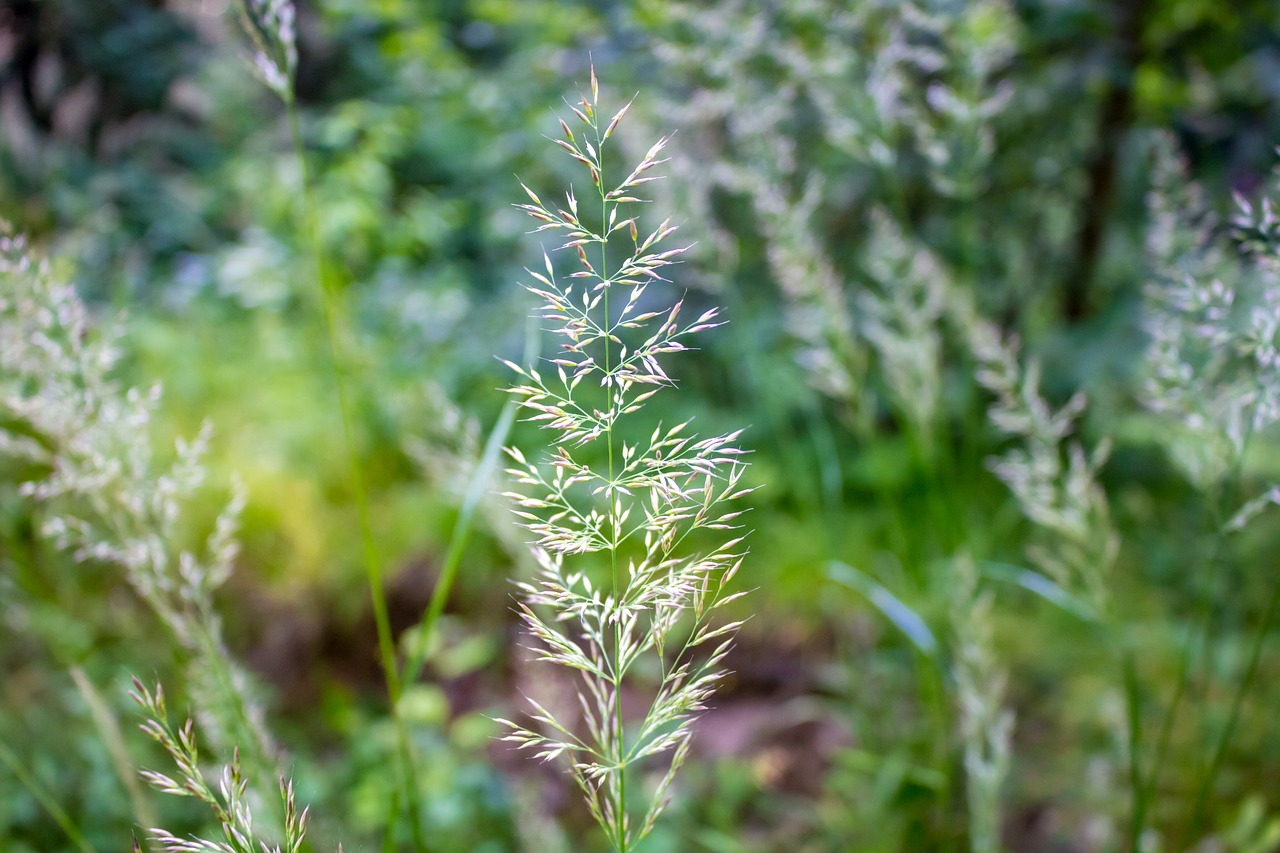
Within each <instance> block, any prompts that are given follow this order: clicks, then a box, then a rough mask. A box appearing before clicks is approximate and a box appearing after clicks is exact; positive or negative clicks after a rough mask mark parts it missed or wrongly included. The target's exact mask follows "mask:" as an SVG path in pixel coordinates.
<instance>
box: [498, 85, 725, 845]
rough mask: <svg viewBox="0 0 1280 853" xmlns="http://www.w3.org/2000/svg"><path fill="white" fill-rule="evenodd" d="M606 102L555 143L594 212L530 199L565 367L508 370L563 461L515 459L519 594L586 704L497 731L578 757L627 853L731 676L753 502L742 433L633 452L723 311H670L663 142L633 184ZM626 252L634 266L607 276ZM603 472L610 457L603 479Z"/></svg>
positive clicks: (655, 432)
mask: <svg viewBox="0 0 1280 853" xmlns="http://www.w3.org/2000/svg"><path fill="white" fill-rule="evenodd" d="M598 98H599V85H598V83H597V80H596V77H595V72H594V70H593V71H592V74H591V90H590V94H589V95H584V96H583V97H582V98H581V101H580V102H579V103H578V104H577V105H576V106H574V105H570V110H571V111H572V113H573V116H574V119H575V120H576V122H577V123H578V124H580V125H581V127H579V129H578V130H577V132H576V133H575V132H574V130H573V129H571V128H570V126H569V124H568V123H567V122H565V121H563V120H562V121H561V122H560V129H561V131H562V134H563V138H559V139H556V140H554V141H555V144H556V145H558V146H559V147H560V148H562V149H564V151H565V152H566V153H567V154H568V156H570V157H572V158H573V160H575V161H576V162H578V163H579V164H580V165H581V166H582V167H583V168H584V169H585V170H586V171H587V173H588V174H589V176H590V180H591V185H592V187H593V190H594V193H593V194H594V195H595V197H596V198H595V200H593V202H592V203H590V204H588V205H583V206H582V207H581V208H580V207H579V202H578V199H577V197H576V195H575V193H574V192H573V190H570V191H569V193H568V195H567V197H566V199H565V202H564V204H563V205H556V204H548V203H545V202H543V201H542V199H541V198H539V196H538V195H537V194H536V193H535V192H533V191H532V190H530V189H529V188H528V187H525V188H524V189H525V192H526V194H527V195H528V197H529V202H530V203H528V204H523V205H520V207H521V208H522V209H523V210H524V211H525V212H527V213H528V214H529V215H530V216H532V217H533V218H534V219H535V220H537V221H538V222H539V223H540V224H539V226H538V228H537V229H536V231H538V232H543V231H546V232H554V233H555V234H556V235H557V236H559V237H561V238H562V242H561V243H560V244H559V246H558V248H557V249H556V254H557V257H562V256H563V255H566V254H567V255H568V256H569V258H570V259H571V267H572V271H565V269H564V267H565V266H566V264H564V263H563V262H562V263H561V264H560V268H559V269H557V264H556V263H554V262H553V261H552V258H551V255H549V254H546V253H544V265H543V266H544V268H543V269H542V270H539V271H533V270H530V271H529V274H530V275H531V276H532V277H533V279H534V281H535V283H533V284H530V285H528V289H529V291H530V292H531V293H533V294H534V295H535V296H536V297H538V299H539V300H541V305H540V306H539V309H538V312H539V316H540V317H541V318H542V319H544V320H545V321H547V322H549V323H550V324H551V327H552V331H553V332H554V333H555V334H557V335H558V336H559V337H560V339H561V345H560V348H559V353H558V354H557V355H556V356H555V357H554V358H552V359H550V363H549V364H547V365H544V366H543V367H542V368H541V369H538V368H534V367H528V368H526V367H521V366H519V365H516V364H513V363H510V362H508V363H507V364H508V366H509V367H510V368H511V369H512V370H513V371H515V373H516V374H517V375H518V376H519V377H520V378H519V384H517V385H516V386H515V387H513V388H511V389H509V390H510V392H511V393H512V394H514V395H515V396H516V398H517V400H518V401H519V403H520V405H521V406H522V407H523V409H524V410H525V411H526V412H527V413H528V420H530V421H532V422H534V423H537V424H539V425H540V426H542V427H543V428H544V429H545V430H546V431H547V432H548V433H549V440H548V444H549V445H550V448H551V450H550V453H549V454H547V455H545V456H544V457H543V458H535V459H529V458H527V457H526V456H525V454H524V453H523V452H522V451H520V450H519V449H518V448H514V447H512V448H508V451H507V452H508V453H509V454H510V456H511V459H512V460H513V461H514V466H513V467H512V468H511V469H510V471H509V473H510V475H511V476H512V477H513V478H514V480H515V482H516V483H517V484H519V486H521V487H522V488H523V491H520V492H512V493H509V494H508V495H507V496H508V497H509V498H511V499H512V500H513V501H515V503H516V505H517V507H518V509H517V510H516V514H517V515H518V516H519V517H520V518H521V520H522V523H523V524H524V526H525V527H526V528H527V529H528V530H529V531H530V532H531V533H532V534H533V536H534V541H533V542H532V543H531V546H530V547H531V549H532V551H533V554H534V557H535V559H536V560H537V563H538V565H539V567H540V571H539V576H538V578H537V579H536V580H535V581H534V582H531V583H521V584H519V589H520V593H521V597H522V600H521V602H520V604H519V609H520V613H521V615H522V617H523V619H524V622H525V624H526V626H527V629H528V631H529V634H530V636H531V638H532V645H533V648H534V649H535V651H536V652H537V655H538V657H539V658H540V659H541V660H544V661H548V662H550V663H552V664H556V665H558V666H562V667H567V668H568V669H570V670H573V671H575V673H576V675H577V677H578V682H577V699H578V706H579V707H578V709H577V710H576V711H575V712H570V713H554V712H552V711H550V710H548V708H547V707H546V706H544V704H541V703H539V702H538V701H537V699H534V698H532V697H531V702H532V704H533V707H534V709H535V713H534V714H533V721H534V722H533V724H532V725H531V726H524V725H519V724H516V723H512V722H510V721H505V720H504V721H501V722H503V723H504V724H505V725H507V726H509V727H510V729H511V734H510V735H509V736H508V737H507V738H506V740H508V741H510V742H513V743H516V744H518V745H519V747H520V748H523V749H530V750H532V751H533V752H534V753H535V754H536V755H537V756H538V757H540V758H543V759H546V760H550V759H555V758H564V759H565V760H566V761H567V763H568V768H569V771H570V773H571V774H572V776H573V778H574V779H575V781H576V782H577V784H578V785H579V786H580V788H581V789H582V791H583V793H584V795H585V797H586V800H587V803H588V806H589V807H590V809H591V812H592V814H593V815H594V817H595V819H596V820H597V821H598V822H599V823H600V825H601V827H602V828H603V829H604V830H605V832H606V833H607V835H608V837H609V840H610V843H611V844H612V845H613V847H614V848H615V849H616V850H619V851H627V850H630V849H632V846H633V845H634V844H635V843H637V842H638V841H639V840H640V839H642V838H643V837H644V836H645V835H646V834H647V833H648V832H649V831H650V829H651V828H652V827H653V824H654V820H655V819H656V818H657V816H658V815H659V813H660V812H661V811H662V809H663V808H664V806H665V805H666V802H667V798H668V793H667V792H668V788H669V786H670V785H671V782H672V780H673V778H674V776H675V773H676V771H677V770H678V769H679V767H680V766H681V764H682V763H683V762H684V761H685V759H686V757H687V756H688V753H689V745H690V738H691V735H692V729H691V725H692V722H693V720H694V718H695V716H696V715H697V714H698V713H699V712H700V711H702V710H703V709H704V708H705V707H706V703H707V700H708V699H709V697H710V696H711V694H712V692H713V690H714V688H715V686H716V684H717V682H718V681H719V680H720V679H721V678H722V676H723V671H722V667H721V664H722V662H723V659H724V656H725V654H726V653H727V652H728V650H729V648H730V645H731V643H732V641H733V636H734V633H735V630H736V629H737V627H738V625H739V624H740V623H738V622H729V623H723V624H718V623H716V622H715V621H714V620H713V618H712V617H713V614H714V611H716V610H717V609H719V608H721V607H722V606H723V605H725V604H727V603H728V602H730V601H732V600H733V599H735V598H737V597H738V596H740V595H742V594H743V593H736V594H729V593H727V592H726V587H727V584H728V583H729V581H730V580H731V579H732V578H733V576H734V574H735V573H736V572H737V571H738V568H739V566H740V565H741V563H742V560H743V557H744V553H745V547H744V545H743V536H742V535H741V534H740V533H738V532H737V525H736V522H735V519H736V518H737V517H738V516H739V515H740V514H741V511H740V510H736V509H733V508H732V507H733V506H734V502H735V501H736V500H737V499H739V498H741V497H743V496H744V495H746V494H747V493H748V492H749V491H750V489H749V488H746V487H744V486H743V484H742V482H741V481H742V476H743V473H744V470H745V465H744V461H743V458H742V457H743V451H742V450H741V449H739V448H738V447H737V446H736V444H735V442H736V440H737V438H738V433H737V432H734V433H730V434H728V435H721V436H716V437H713V438H705V439H698V438H695V437H692V436H689V435H686V434H685V429H686V427H687V425H688V424H687V423H681V424H677V425H675V426H664V425H661V424H659V425H657V426H656V427H654V428H653V429H652V432H651V433H650V434H649V435H648V438H647V439H643V440H639V441H634V442H633V441H631V440H628V439H627V438H626V437H625V436H627V435H630V434H632V433H634V430H632V429H630V427H631V425H632V424H633V422H634V421H635V420H637V419H636V418H635V417H634V416H636V415H637V414H638V413H639V412H640V410H641V409H642V407H643V406H644V403H645V401H647V400H648V399H650V398H651V397H653V396H654V395H655V394H657V393H658V392H660V391H661V390H663V389H664V388H669V387H672V386H673V385H674V384H675V382H674V380H673V379H672V378H671V376H670V375H669V374H668V372H667V370H666V368H665V366H664V365H665V362H666V360H667V358H668V357H669V356H671V355H673V354H676V353H679V352H683V351H685V350H687V349H689V346H688V344H686V341H687V340H688V339H689V337H690V336H692V335H695V334H697V333H699V332H702V331H706V330H708V329H711V328H714V327H715V326H717V325H719V322H718V320H717V314H718V312H717V310H716V309H714V308H712V309H710V310H707V311H705V312H703V313H702V314H701V315H700V316H698V317H696V318H695V319H692V320H684V319H682V317H681V314H682V310H683V300H682V299H679V300H677V301H676V302H675V304H674V305H667V306H659V305H657V304H655V302H654V299H655V297H656V296H657V295H658V292H659V291H662V290H666V286H665V282H666V279H665V277H664V274H665V273H666V272H667V268H668V267H670V266H671V265H672V264H673V263H675V262H676V259H677V257H678V256H679V255H680V253H681V252H682V251H683V249H680V248H668V245H669V243H668V241H669V239H670V238H671V236H672V235H673V234H674V233H675V231H676V228H675V227H674V226H672V225H671V224H670V220H669V219H668V220H664V221H663V222H661V224H659V225H657V226H656V227H653V228H649V227H648V226H642V223H641V220H640V215H639V211H640V209H641V201H642V200H641V198H639V196H638V192H639V190H640V188H641V187H642V186H643V185H644V184H646V183H648V182H650V181H654V180H657V176H656V175H654V174H653V172H652V170H653V169H654V167H656V166H657V165H659V164H660V163H662V162H663V161H662V160H661V159H659V155H660V154H661V152H662V150H663V148H664V147H665V146H666V144H667V141H668V138H667V137H664V138H662V139H660V140H659V141H658V142H657V143H656V144H654V145H653V146H652V147H651V148H650V149H649V150H648V152H647V153H646V154H645V155H644V157H643V158H642V159H641V160H640V162H639V163H638V164H637V165H636V166H635V167H634V168H628V169H625V170H624V169H622V168H620V167H619V166H618V165H615V163H614V162H613V161H612V160H610V159H608V158H607V157H606V153H605V152H606V148H607V146H608V144H609V142H610V139H611V137H612V136H613V133H614V131H615V129H616V128H617V126H618V122H619V121H620V120H621V119H622V117H623V116H624V115H625V114H626V112H627V109H628V107H629V106H630V105H629V104H628V105H627V106H626V107H623V108H622V109H621V110H619V111H618V112H617V113H616V114H615V115H614V116H613V117H612V119H610V120H608V121H607V122H605V121H602V116H601V114H600V113H598V111H597V110H598ZM619 172H621V173H622V174H623V175H624V177H622V178H621V180H617V179H612V180H611V178H612V176H613V175H615V174H617V173H619ZM522 186H523V185H522ZM616 244H625V245H626V247H627V257H626V258H625V259H624V260H621V261H620V262H618V263H615V264H613V265H611V264H610V248H611V247H612V246H614V245H616ZM624 427H625V428H626V429H625V430H624ZM646 429H647V428H646ZM636 434H638V433H636ZM601 445H603V447H602V446H601ZM591 458H597V459H602V461H601V462H600V463H599V464H597V465H595V466H593V465H592V464H590V463H589V462H588V461H586V460H588V459H591ZM604 460H607V462H606V461H604ZM699 530H701V531H718V532H720V533H721V535H722V536H723V537H727V538H726V539H725V541H722V542H721V543H720V544H719V545H717V546H713V547H711V548H710V550H708V551H705V552H701V553H699V552H696V551H693V550H692V549H691V547H690V545H691V544H692V543H690V542H688V541H687V540H686V537H689V535H690V534H691V533H693V532H694V531H699ZM703 538H704V537H702V536H699V537H697V539H698V540H699V541H701V539H703ZM592 553H598V554H601V555H604V556H605V557H606V558H607V560H608V563H609V573H608V575H607V576H599V575H594V573H593V572H592V570H591V567H592V560H591V558H590V557H589V556H585V555H590V554H592ZM641 670H643V671H644V672H646V673H656V677H657V681H658V685H657V688H656V691H655V692H654V693H653V694H652V696H651V698H650V700H649V704H648V707H647V708H646V710H645V712H644V715H643V717H642V718H639V719H635V720H632V719H627V718H626V716H625V715H624V713H623V708H622V693H623V686H624V683H629V682H632V681H634V680H637V679H638V677H639V671H641ZM547 704H552V703H551V702H548V703H547ZM655 767H656V768H657V773H656V774H655V777H654V778H657V780H658V781H657V784H656V785H655V786H653V787H651V788H650V789H648V790H645V791H644V792H643V794H642V795H641V796H637V793H638V792H637V791H636V783H638V782H642V781H643V779H642V776H643V775H644V774H643V773H641V772H640V771H641V770H643V771H646V772H648V771H650V770H651V769H653V768H655ZM637 801H639V802H643V803H644V804H645V806H644V810H643V812H640V811H639V810H638V809H635V810H636V816H637V817H639V818H640V821H639V824H638V825H635V824H633V820H632V811H633V809H634V808H635V806H634V803H636V802H637Z"/></svg>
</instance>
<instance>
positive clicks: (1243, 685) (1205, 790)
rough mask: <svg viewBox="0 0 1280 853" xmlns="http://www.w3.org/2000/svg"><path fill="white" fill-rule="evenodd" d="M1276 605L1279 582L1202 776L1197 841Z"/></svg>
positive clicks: (1193, 826)
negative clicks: (1224, 723) (1228, 713)
mask: <svg viewBox="0 0 1280 853" xmlns="http://www.w3.org/2000/svg"><path fill="white" fill-rule="evenodd" d="M1277 604H1280V583H1277V584H1275V585H1274V586H1273V587H1272V588H1271V598H1270V600H1269V601H1268V602H1267V609H1266V612H1265V613H1263V616H1262V623H1261V624H1260V625H1259V626H1258V633H1257V635H1256V636H1255V637H1254V640H1253V648H1252V649H1251V650H1250V652H1249V666H1248V668H1247V669H1245V673H1244V678H1242V679H1241V680H1240V686H1239V687H1237V688H1236V694H1235V696H1234V697H1233V699H1232V701H1231V713H1230V715H1229V716H1228V717H1227V723H1226V725H1225V726H1223V728H1222V733H1221V734H1220V735H1219V736H1218V742H1217V743H1216V744H1215V745H1214V750H1213V756H1212V757H1211V758H1210V759H1209V767H1208V769H1206V770H1205V772H1204V773H1203V774H1202V775H1201V777H1200V787H1199V788H1198V789H1197V791H1196V800H1195V808H1194V809H1193V810H1192V812H1191V823H1190V828H1189V829H1188V831H1187V836H1188V837H1190V838H1195V835H1196V833H1197V832H1198V831H1199V830H1200V826H1201V825H1202V824H1203V823H1204V816H1205V810H1206V809H1207V808H1208V805H1209V795H1210V794H1211V793H1212V792H1213V786H1214V783H1215V782H1216V781H1217V779H1218V773H1219V772H1220V771H1221V770H1222V761H1223V759H1224V758H1225V757H1226V753H1227V746H1228V744H1229V743H1230V742H1231V736H1232V734H1234V732H1235V727H1236V723H1238V722H1239V720H1240V712H1241V710H1242V709H1243V707H1244V698H1245V696H1246V695H1247V694H1248V692H1249V688H1250V687H1252V686H1253V679H1254V676H1255V675H1257V673H1258V662H1259V661H1260V660H1261V658H1262V647H1263V645H1265V644H1266V639H1267V629H1268V628H1269V627H1270V625H1271V620H1272V618H1273V617H1274V616H1275V612H1276V606H1277Z"/></svg>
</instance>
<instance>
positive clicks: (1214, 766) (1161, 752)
mask: <svg viewBox="0 0 1280 853" xmlns="http://www.w3.org/2000/svg"><path fill="white" fill-rule="evenodd" d="M1256 413H1257V412H1256V408H1255V410H1254V411H1253V412H1252V413H1251V415H1250V417H1249V420H1248V424H1247V425H1246V428H1245V431H1244V435H1243V438H1242V440H1241V442H1240V447H1239V449H1238V451H1237V453H1236V458H1235V459H1234V460H1233V464H1232V466H1231V471H1230V474H1229V476H1228V478H1227V480H1226V481H1225V483H1224V484H1223V487H1222V492H1221V493H1220V494H1219V496H1218V500H1217V501H1216V502H1215V501H1209V515H1210V517H1211V518H1212V521H1213V527H1214V542H1213V549H1212V551H1211V552H1210V554H1209V558H1208V561H1207V562H1206V565H1205V568H1206V571H1205V572H1204V573H1203V576H1205V577H1216V576H1217V575H1216V572H1215V568H1216V566H1217V564H1218V561H1219V560H1220V559H1221V557H1222V552H1223V550H1224V548H1225V547H1226V541H1227V531H1226V529H1225V521H1224V519H1223V517H1222V516H1223V512H1222V507H1221V506H1220V505H1221V504H1222V503H1224V502H1225V495H1226V494H1227V493H1228V492H1229V493H1231V494H1234V495H1235V496H1236V498H1237V500H1238V499H1239V495H1240V491H1241V489H1240V485H1241V482H1242V481H1243V478H1244V459H1245V453H1246V452H1247V450H1248V448H1249V443H1250V442H1251V441H1252V440H1253V426H1254V422H1255V415H1256ZM1213 621H1214V620H1213V602H1212V597H1211V596H1209V595H1207V594H1206V595H1204V596H1203V597H1202V599H1201V606H1200V609H1199V612H1198V613H1197V616H1196V622H1195V625H1194V626H1193V627H1192V630H1191V632H1190V633H1189V634H1188V635H1187V639H1186V641H1185V642H1184V643H1183V646H1182V652H1181V654H1180V655H1179V658H1180V660H1179V663H1178V681H1177V683H1176V684H1175V685H1174V692H1173V699H1172V701H1171V702H1170V703H1169V709H1168V711H1166V712H1165V717H1164V720H1163V722H1162V724H1161V728H1160V738H1159V741H1158V742H1157V745H1156V754H1155V756H1154V757H1153V759H1152V764H1151V771H1150V775H1149V778H1148V780H1147V783H1146V785H1145V786H1144V788H1143V789H1142V792H1141V793H1142V797H1141V799H1140V800H1139V802H1138V805H1140V806H1141V808H1142V814H1141V815H1137V816H1136V818H1137V819H1138V820H1142V819H1145V810H1146V804H1147V801H1148V800H1149V798H1150V797H1151V795H1152V793H1153V792H1154V790H1155V786H1156V784H1157V782H1158V781H1159V775H1160V770H1161V768H1162V767H1163V765H1164V759H1165V755H1166V754H1167V751H1168V748H1169V745H1170V743H1171V741H1172V739H1173V726H1174V722H1175V720H1176V717H1177V712H1178V707H1179V705H1180V703H1181V701H1182V698H1183V696H1184V695H1185V693H1186V689H1187V686H1188V685H1189V684H1190V680H1191V665H1192V658H1193V655H1192V652H1193V650H1194V648H1195V647H1196V646H1197V645H1200V644H1201V643H1203V644H1204V646H1205V648H1206V650H1207V649H1208V645H1209V640H1210V636H1211V634H1212V630H1213ZM1269 622H1270V617H1269V616H1268V617H1267V618H1266V619H1265V620H1264V622H1263V625H1262V627H1261V628H1260V629H1259V643H1260V642H1261V638H1262V637H1263V636H1264V635H1265V632H1266V626H1267V624H1268V623H1269ZM1255 648H1260V646H1256V647H1255ZM1251 678H1252V675H1250V676H1249V679H1251ZM1247 683H1248V681H1247V680H1246V682H1245V683H1244V684H1242V685H1241V688H1242V692H1241V693H1240V694H1238V695H1237V701H1239V700H1240V698H1242V697H1243V691H1244V690H1245V689H1247ZM1232 727H1234V723H1231V724H1230V725H1229V726H1228V728H1227V729H1226V730H1225V732H1224V739H1223V740H1222V741H1220V742H1219V744H1218V745H1217V747H1215V758H1216V757H1217V756H1218V755H1220V753H1221V752H1222V751H1224V750H1225V747H1226V738H1229V737H1230V730H1231V728H1232ZM1219 766H1220V759H1218V760H1213V759H1211V761H1210V775H1209V776H1207V777H1205V778H1204V779H1202V782H1201V791H1204V790H1206V788H1212V786H1213V782H1214V777H1215V776H1216V775H1217V772H1218V769H1219ZM1199 799H1200V795H1199V794H1197V802H1199ZM1197 811H1198V809H1197ZM1194 813H1196V812H1193V814H1194ZM1142 828H1143V827H1142V825H1141V823H1138V824H1137V829H1138V830H1139V831H1141V830H1142ZM1135 843H1136V842H1135Z"/></svg>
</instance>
